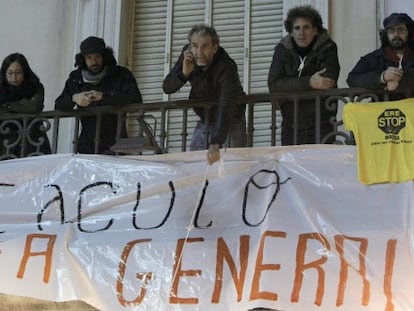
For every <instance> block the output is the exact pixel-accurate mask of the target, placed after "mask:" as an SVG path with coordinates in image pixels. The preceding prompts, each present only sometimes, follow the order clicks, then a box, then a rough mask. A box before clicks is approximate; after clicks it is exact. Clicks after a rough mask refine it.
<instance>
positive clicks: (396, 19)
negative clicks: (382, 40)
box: [383, 13, 414, 29]
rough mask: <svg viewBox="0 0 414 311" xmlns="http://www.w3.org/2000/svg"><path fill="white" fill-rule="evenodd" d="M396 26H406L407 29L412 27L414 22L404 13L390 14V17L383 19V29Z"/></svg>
mask: <svg viewBox="0 0 414 311" xmlns="http://www.w3.org/2000/svg"><path fill="white" fill-rule="evenodd" d="M398 24H406V25H407V27H413V25H414V22H413V20H412V19H411V17H409V16H408V15H407V14H405V13H392V14H391V15H390V16H388V17H386V18H384V21H383V25H384V28H385V29H387V28H388V27H391V26H395V25H398Z"/></svg>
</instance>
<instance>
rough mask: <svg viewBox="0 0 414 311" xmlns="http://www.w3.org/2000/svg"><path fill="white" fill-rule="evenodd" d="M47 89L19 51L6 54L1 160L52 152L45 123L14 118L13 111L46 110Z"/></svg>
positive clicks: (0, 93) (0, 76)
mask: <svg viewBox="0 0 414 311" xmlns="http://www.w3.org/2000/svg"><path fill="white" fill-rule="evenodd" d="M43 100H44V88H43V85H42V83H41V82H40V80H39V78H38V77H37V75H36V74H35V73H34V72H33V71H32V69H31V68H30V66H29V64H28V62H27V59H26V57H25V56H24V55H22V54H20V53H13V54H10V55H9V56H7V57H6V58H5V59H4V60H3V63H2V65H1V69H0V115H1V116H7V118H1V119H0V150H1V155H0V159H8V158H17V157H24V156H31V155H40V154H47V153H51V149H50V143H49V139H48V137H47V135H46V127H45V126H46V124H45V123H44V122H43V121H41V120H36V119H35V118H33V117H31V118H18V119H15V118H14V116H13V113H28V114H36V113H39V112H41V111H42V110H43V107H44V105H43Z"/></svg>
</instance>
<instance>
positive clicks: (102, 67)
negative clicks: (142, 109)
mask: <svg viewBox="0 0 414 311" xmlns="http://www.w3.org/2000/svg"><path fill="white" fill-rule="evenodd" d="M75 67H76V69H75V70H74V71H72V72H71V73H70V74H69V78H68V79H67V80H66V83H65V87H64V89H63V91H62V93H61V94H60V96H59V97H58V98H57V99H56V101H55V109H56V110H62V111H71V110H73V109H74V107H76V108H77V109H83V108H86V107H99V106H109V105H114V106H117V105H126V104H134V103H135V104H136V103H142V97H141V93H140V91H139V89H138V85H137V82H136V80H135V77H134V76H133V74H132V73H131V71H130V70H128V69H127V68H125V67H122V66H118V65H117V62H116V60H115V57H114V53H113V50H112V48H110V47H107V46H106V44H105V42H104V40H103V39H101V38H98V37H88V38H86V39H85V40H83V41H82V42H81V45H80V53H78V54H76V56H75ZM101 122H102V123H101V128H100V137H99V138H98V141H99V148H98V150H95V139H96V137H95V136H96V123H97V119H96V117H94V116H85V117H82V118H81V123H82V132H81V134H80V136H79V139H78V150H77V151H78V152H80V153H111V152H110V147H111V146H112V145H113V144H115V140H116V133H117V125H118V124H117V122H118V121H117V115H116V114H105V115H103V116H102V120H101ZM125 136H126V126H125V123H123V124H122V125H121V137H125Z"/></svg>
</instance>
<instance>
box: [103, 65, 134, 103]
mask: <svg viewBox="0 0 414 311" xmlns="http://www.w3.org/2000/svg"><path fill="white" fill-rule="evenodd" d="M119 70H120V73H119V83H118V84H117V87H115V88H113V89H111V90H110V91H103V92H102V93H101V99H100V100H101V103H100V105H128V104H140V103H142V96H141V92H140V91H139V89H138V85H137V81H136V80H135V77H134V75H133V74H132V73H131V72H130V71H129V70H128V69H127V68H124V67H119Z"/></svg>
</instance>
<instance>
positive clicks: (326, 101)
mask: <svg viewBox="0 0 414 311" xmlns="http://www.w3.org/2000/svg"><path fill="white" fill-rule="evenodd" d="M413 92H414V90H403V91H400V92H398V93H395V92H394V93H388V92H385V91H372V90H366V89H359V88H342V89H332V90H326V91H305V92H296V93H294V94H293V93H272V94H269V93H263V94H251V95H247V96H243V97H240V98H238V99H237V104H240V105H247V112H246V119H247V137H248V140H247V145H248V147H255V146H256V140H255V131H256V128H255V126H256V125H257V124H258V123H257V122H258V121H257V120H258V118H257V116H256V114H257V108H258V107H259V106H260V107H262V108H263V106H265V107H266V109H267V110H266V111H268V112H270V116H267V118H265V120H268V127H267V125H266V127H267V130H268V131H267V132H266V134H265V136H266V139H267V145H269V146H276V145H277V144H278V133H277V129H278V120H280V119H281V116H280V111H279V102H280V101H282V100H283V101H286V100H288V101H291V102H292V104H293V105H294V120H295V121H297V111H298V103H299V102H300V101H302V100H307V101H309V100H312V101H313V104H314V105H315V128H316V133H315V137H316V139H315V143H323V142H324V141H325V140H326V139H327V137H328V136H329V137H332V136H334V137H335V139H334V143H337V144H353V143H354V141H353V137H352V134H351V133H349V132H346V131H344V130H343V129H342V124H343V122H342V117H341V116H342V107H343V105H345V104H346V103H348V102H357V101H366V102H376V101H387V100H392V99H394V98H396V96H397V97H398V98H408V97H412V96H413ZM312 101H311V102H312ZM311 104H312V103H311ZM213 105H214V103H213V102H206V101H199V100H197V101H194V100H191V101H190V100H176V101H166V102H152V103H145V104H134V105H127V106H119V107H99V108H87V109H79V110H74V111H71V112H62V111H45V112H42V113H39V114H18V113H9V114H2V115H0V135H1V136H2V137H3V138H2V139H1V150H2V154H1V155H0V159H10V158H18V157H25V156H35V155H40V154H42V151H41V145H42V143H43V141H42V139H40V140H37V141H36V140H34V139H33V138H32V137H31V135H30V133H31V132H32V130H33V127H34V126H36V124H39V122H40V121H41V122H42V126H41V127H40V131H43V132H45V133H47V136H48V137H49V140H50V144H51V152H52V153H58V152H59V150H58V146H61V145H62V141H68V140H70V139H69V137H73V140H72V141H71V142H69V144H71V147H72V148H69V149H71V152H74V153H76V152H77V144H78V141H77V137H78V135H79V132H80V126H81V125H80V118H81V117H83V116H95V117H96V118H97V122H96V139H95V153H97V152H98V150H99V144H100V140H99V137H100V133H101V119H102V116H103V115H105V114H108V113H110V114H116V115H117V120H118V129H117V133H116V138H117V144H116V145H115V146H114V148H113V150H114V154H124V153H135V154H140V153H142V152H144V151H146V150H150V151H152V152H157V153H162V152H171V150H169V149H170V148H169V146H168V144H167V142H168V140H169V139H170V137H171V134H170V133H169V131H168V122H169V115H170V113H172V112H173V111H174V113H175V115H177V112H179V114H178V115H180V118H181V133H180V134H179V135H180V136H181V146H180V148H179V150H178V151H186V150H188V137H189V135H191V133H192V128H191V126H190V125H189V114H190V112H191V110H192V108H193V107H203V108H204V109H205V110H206V112H208V111H209V110H210V109H211V107H212V106H213ZM321 105H325V107H327V108H328V109H336V108H338V112H339V113H338V117H337V120H332V124H333V125H334V129H335V130H334V132H332V133H330V134H328V135H327V136H325V137H321V134H320V130H319V126H318V125H319V123H320V116H319V112H320V109H321ZM207 115H208V113H207ZM127 118H130V119H134V120H135V121H136V122H137V124H138V130H137V131H135V133H134V136H131V137H128V138H125V137H120V134H121V124H122V122H125V121H126V119H127ZM66 119H70V120H72V121H71V122H72V124H73V126H72V127H71V128H72V131H73V132H72V133H63V132H61V131H60V130H61V123H62V122H63V120H66ZM208 122H209V120H206V123H208ZM262 122H263V118H262ZM294 123H295V122H294ZM37 127H38V126H37ZM293 128H294V142H296V141H297V128H298V127H297V122H296V123H295V124H294V127H293ZM11 131H14V132H15V133H17V135H14V136H13V137H12V139H11V138H10V137H9V136H8V134H9V133H10V132H11ZM4 137H7V138H4ZM262 143H263V142H262ZM262 145H263V144H262ZM28 150H31V151H30V152H27V151H28Z"/></svg>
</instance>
